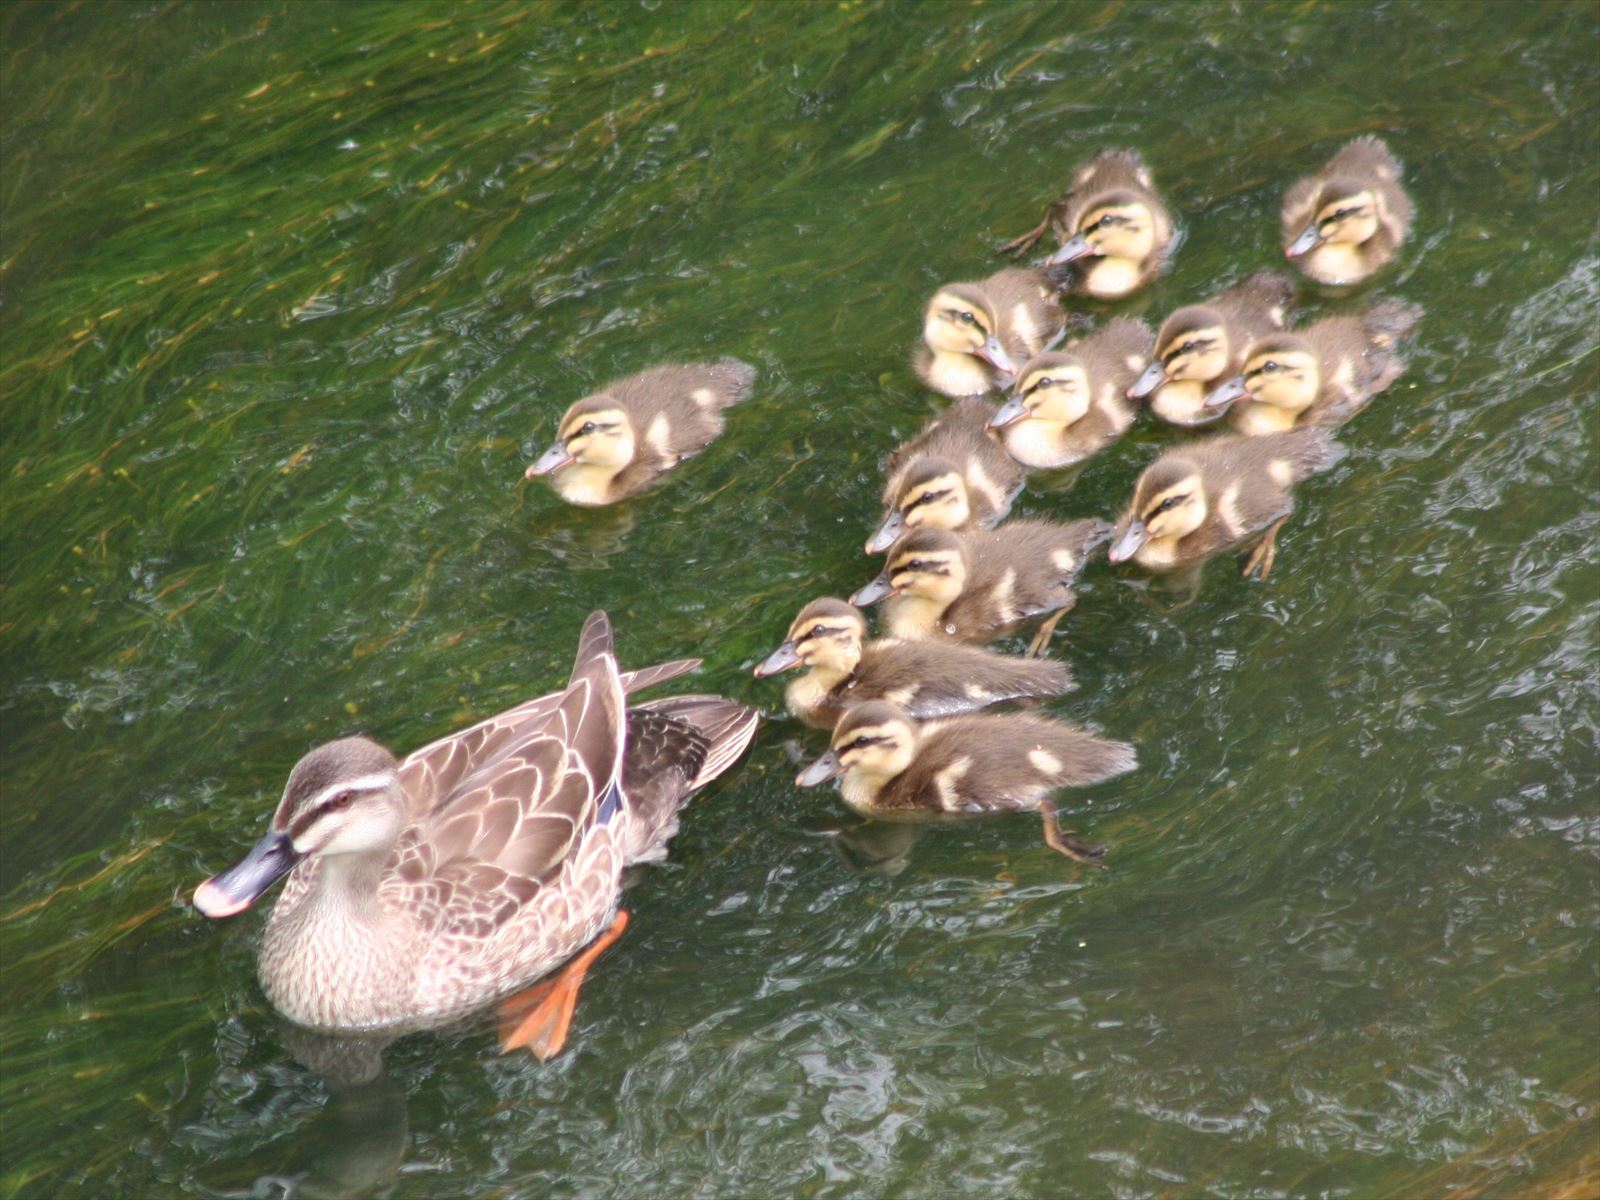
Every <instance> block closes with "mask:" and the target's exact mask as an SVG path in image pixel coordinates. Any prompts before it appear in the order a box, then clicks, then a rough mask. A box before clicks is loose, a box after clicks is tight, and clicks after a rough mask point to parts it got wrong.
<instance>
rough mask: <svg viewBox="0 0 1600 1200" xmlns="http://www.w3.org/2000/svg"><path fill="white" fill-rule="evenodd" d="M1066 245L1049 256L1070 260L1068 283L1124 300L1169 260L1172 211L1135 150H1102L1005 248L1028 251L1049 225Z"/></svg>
mask: <svg viewBox="0 0 1600 1200" xmlns="http://www.w3.org/2000/svg"><path fill="white" fill-rule="evenodd" d="M1052 228H1053V229H1054V230H1055V233H1056V237H1057V238H1058V239H1060V241H1061V248H1060V249H1059V250H1057V251H1056V252H1055V253H1054V254H1052V255H1051V256H1050V257H1049V258H1047V259H1046V260H1045V262H1044V266H1045V268H1046V269H1047V270H1048V269H1049V268H1053V267H1061V266H1066V267H1067V268H1068V274H1067V277H1066V288H1067V290H1069V291H1073V292H1077V293H1080V294H1082V295H1085V296H1093V297H1094V298H1095V299H1097V300H1120V299H1121V298H1122V297H1124V296H1126V295H1129V294H1130V293H1132V292H1135V291H1137V290H1138V289H1139V288H1142V287H1144V286H1145V284H1147V283H1149V282H1150V281H1151V280H1152V279H1154V278H1155V277H1156V276H1157V275H1159V274H1161V271H1162V269H1163V268H1164V267H1165V266H1166V262H1167V252H1168V250H1170V249H1171V248H1172V215H1171V213H1169V212H1168V211H1167V206H1166V205H1165V204H1164V203H1163V202H1162V200H1161V197H1160V196H1159V195H1157V194H1156V188H1155V180H1154V178H1153V177H1152V176H1151V174H1150V169H1149V168H1148V167H1146V166H1145V165H1144V159H1143V158H1141V157H1140V156H1139V154H1138V152H1137V151H1134V150H1102V151H1101V152H1100V153H1099V154H1096V155H1095V156H1094V157H1093V158H1091V159H1090V160H1089V161H1088V162H1086V163H1082V164H1080V165H1079V167H1078V169H1077V170H1076V171H1074V172H1073V173H1072V183H1071V185H1070V186H1069V187H1068V188H1067V190H1066V192H1065V193H1063V194H1062V196H1061V198H1060V199H1059V200H1057V201H1056V202H1055V203H1054V204H1052V205H1051V206H1050V207H1049V208H1048V209H1047V210H1046V211H1045V215H1044V219H1043V220H1042V221H1040V222H1039V224H1038V225H1037V226H1036V227H1035V228H1033V229H1030V230H1029V231H1028V232H1027V233H1025V234H1023V235H1022V236H1021V237H1019V238H1017V239H1016V240H1015V241H1011V242H1007V243H1006V244H1005V245H1004V246H1002V247H1000V249H1001V252H1002V253H1004V252H1011V253H1017V254H1020V253H1023V252H1024V251H1026V250H1027V249H1028V248H1029V247H1031V246H1032V245H1033V244H1034V243H1035V242H1036V241H1038V240H1039V238H1040V237H1042V236H1043V235H1044V232H1045V230H1047V229H1052Z"/></svg>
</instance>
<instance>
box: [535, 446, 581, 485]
mask: <svg viewBox="0 0 1600 1200" xmlns="http://www.w3.org/2000/svg"><path fill="white" fill-rule="evenodd" d="M574 461H575V460H574V459H573V457H572V455H571V454H570V453H568V451H567V444H566V443H565V442H557V443H556V444H555V445H554V446H551V447H550V449H548V450H546V451H545V452H544V453H543V454H541V455H540V456H539V458H538V461H536V462H535V463H534V464H533V465H532V466H531V467H529V468H528V469H527V471H526V472H524V474H523V478H524V479H537V478H538V477H539V476H540V475H548V474H550V472H551V471H559V470H560V469H561V468H562V467H565V466H570V465H571V464H572V463H573V462H574Z"/></svg>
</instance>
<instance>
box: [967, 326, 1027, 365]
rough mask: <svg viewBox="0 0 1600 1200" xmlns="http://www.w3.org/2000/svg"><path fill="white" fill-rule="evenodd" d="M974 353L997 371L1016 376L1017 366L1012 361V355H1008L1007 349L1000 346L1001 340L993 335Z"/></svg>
mask: <svg viewBox="0 0 1600 1200" xmlns="http://www.w3.org/2000/svg"><path fill="white" fill-rule="evenodd" d="M973 353H975V354H976V355H977V356H978V357H979V358H981V359H983V361H984V362H986V363H988V364H989V365H990V366H991V367H993V368H994V369H995V370H996V371H1003V372H1005V373H1006V374H1007V375H1015V374H1016V373H1017V364H1016V363H1014V362H1013V361H1012V360H1011V355H1009V354H1007V353H1006V348H1005V347H1004V346H1002V345H1001V344H1000V339H999V338H997V337H995V336H994V334H992V333H991V334H990V335H989V340H988V341H986V342H984V343H983V345H981V346H979V347H978V348H977V350H975V351H973Z"/></svg>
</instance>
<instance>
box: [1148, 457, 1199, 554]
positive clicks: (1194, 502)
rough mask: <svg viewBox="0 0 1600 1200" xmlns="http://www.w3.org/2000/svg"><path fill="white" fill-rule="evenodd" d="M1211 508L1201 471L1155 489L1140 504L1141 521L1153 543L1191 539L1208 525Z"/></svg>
mask: <svg viewBox="0 0 1600 1200" xmlns="http://www.w3.org/2000/svg"><path fill="white" fill-rule="evenodd" d="M1208 511H1209V509H1208V507H1207V505H1206V491H1205V486H1204V485H1203V484H1202V482H1201V480H1200V475H1199V473H1198V472H1194V473H1191V474H1188V475H1184V476H1182V477H1180V478H1178V479H1177V480H1175V481H1173V482H1170V483H1167V484H1166V485H1165V486H1163V487H1161V488H1160V489H1159V490H1153V491H1152V492H1151V494H1150V495H1149V496H1148V497H1145V498H1144V500H1143V503H1141V504H1140V505H1139V519H1140V520H1141V521H1142V522H1143V524H1144V527H1145V529H1146V531H1147V532H1148V535H1149V538H1150V540H1152V541H1154V540H1156V539H1158V538H1181V537H1188V536H1189V534H1191V533H1193V532H1194V531H1195V530H1196V529H1199V528H1200V526H1201V525H1202V524H1204V523H1205V519H1206V515H1207V513H1208Z"/></svg>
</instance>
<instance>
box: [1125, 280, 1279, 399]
mask: <svg viewBox="0 0 1600 1200" xmlns="http://www.w3.org/2000/svg"><path fill="white" fill-rule="evenodd" d="M1293 295H1294V285H1293V284H1292V283H1291V282H1290V281H1289V278H1288V276H1286V275H1284V274H1282V273H1281V272H1278V271H1257V272H1255V274H1253V275H1249V276H1246V277H1245V278H1244V279H1241V280H1240V281H1239V282H1238V283H1236V284H1234V285H1233V286H1232V287H1231V288H1228V289H1227V290H1226V291H1223V292H1219V293H1218V294H1217V295H1215V296H1213V297H1212V298H1211V299H1210V300H1207V301H1206V302H1205V303H1204V304H1191V305H1189V306H1188V307H1187V308H1180V309H1179V310H1178V311H1177V312H1175V313H1173V314H1172V315H1171V316H1170V317H1168V318H1167V319H1166V320H1165V321H1163V322H1162V323H1161V329H1160V331H1159V332H1158V333H1157V334H1156V356H1155V359H1154V361H1152V362H1151V363H1150V365H1149V366H1148V367H1146V368H1145V370H1144V373H1143V374H1142V375H1140V376H1139V378H1138V379H1136V380H1135V381H1134V384H1133V386H1132V387H1130V388H1129V389H1128V395H1129V397H1131V398H1132V399H1135V400H1139V399H1143V398H1145V397H1146V396H1148V397H1149V398H1150V408H1151V409H1152V410H1153V411H1154V412H1155V414H1156V415H1157V416H1159V417H1161V418H1162V419H1164V420H1167V421H1171V422H1172V423H1173V424H1174V425H1205V424H1208V423H1209V422H1211V421H1215V420H1216V419H1217V418H1218V417H1219V416H1221V415H1222V414H1221V413H1220V412H1218V411H1217V410H1215V409H1210V410H1208V409H1207V408H1206V406H1205V399H1206V393H1207V392H1208V391H1209V390H1210V389H1211V388H1213V387H1215V386H1216V385H1217V384H1219V383H1221V382H1222V381H1223V380H1224V379H1227V378H1229V377H1231V376H1233V375H1237V374H1238V373H1239V368H1240V366H1241V365H1242V364H1243V363H1244V359H1245V355H1247V354H1248V353H1249V352H1250V347H1251V346H1253V345H1254V344H1255V343H1256V341H1257V340H1259V339H1260V338H1263V337H1265V336H1266V335H1267V334H1269V333H1277V332H1278V331H1280V330H1281V329H1283V328H1284V325H1285V323H1286V322H1287V320H1288V315H1289V302H1290V299H1291V298H1292V297H1293Z"/></svg>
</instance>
